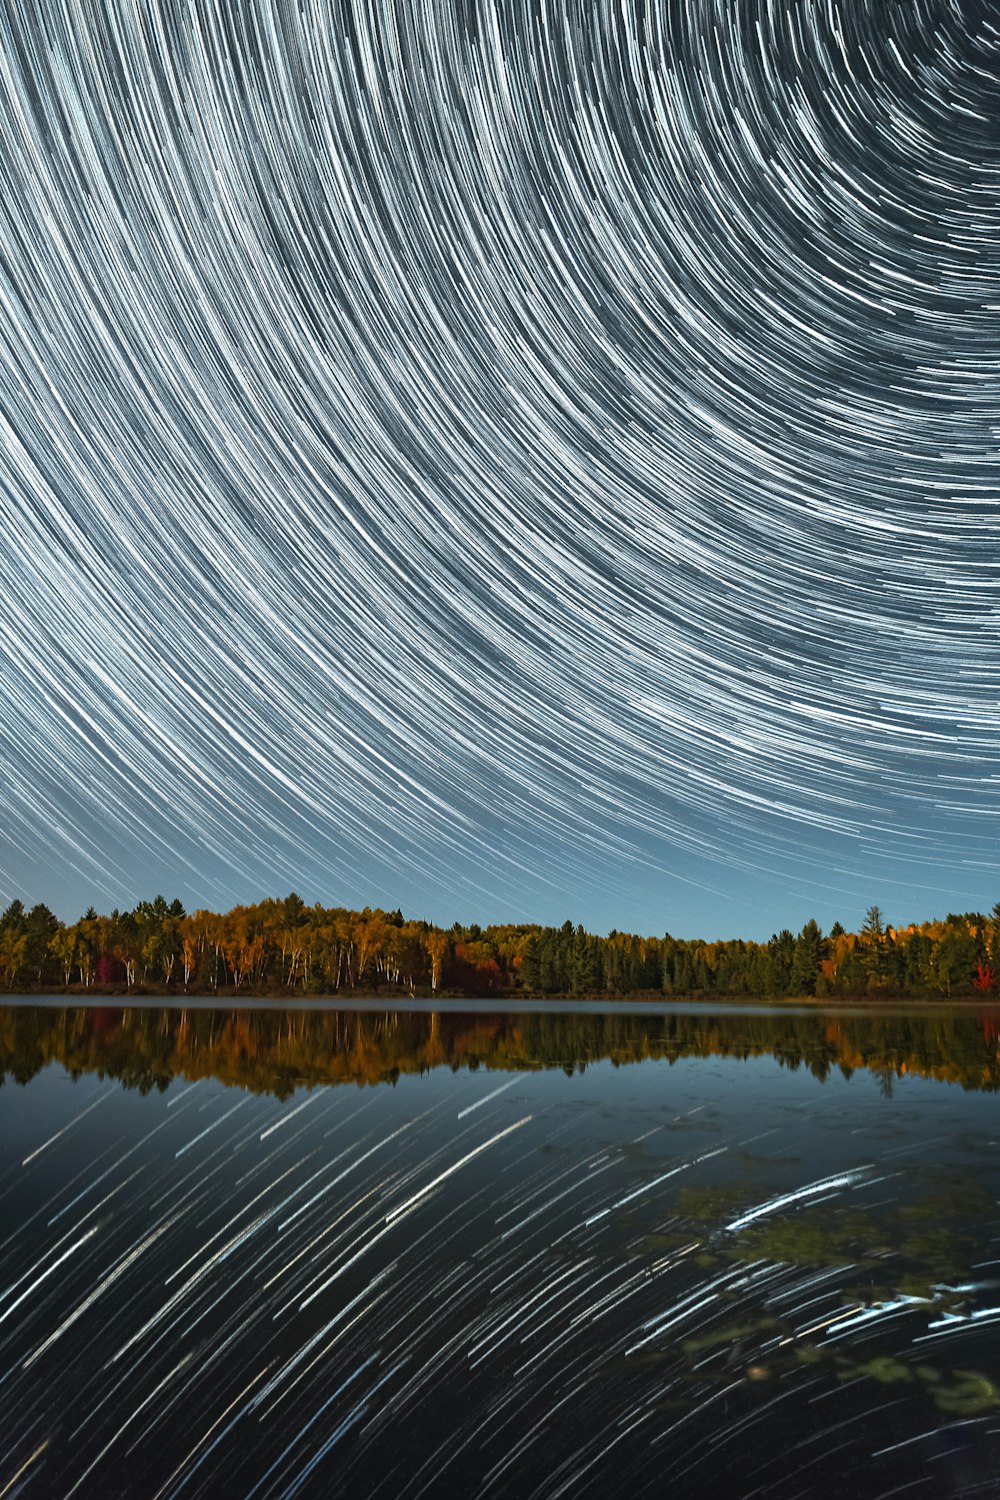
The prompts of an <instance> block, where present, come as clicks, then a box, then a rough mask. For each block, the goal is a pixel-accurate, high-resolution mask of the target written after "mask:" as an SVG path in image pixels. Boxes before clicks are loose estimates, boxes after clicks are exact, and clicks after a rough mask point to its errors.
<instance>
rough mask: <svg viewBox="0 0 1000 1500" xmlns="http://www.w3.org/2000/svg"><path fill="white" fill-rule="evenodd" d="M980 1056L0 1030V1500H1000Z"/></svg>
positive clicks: (778, 1013) (821, 1041) (449, 1035)
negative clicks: (680, 1499)
mask: <svg viewBox="0 0 1000 1500" xmlns="http://www.w3.org/2000/svg"><path fill="white" fill-rule="evenodd" d="M998 1036H1000V1013H998V1012H997V1011H996V1010H995V1009H990V1008H987V1007H980V1008H978V1009H977V1008H974V1007H967V1008H964V1009H958V1008H955V1009H947V1008H940V1009H936V1008H935V1009H932V1008H927V1007H924V1008H921V1009H919V1010H916V1009H910V1010H908V1009H905V1008H898V1009H896V1010H894V1011H892V1012H881V1011H878V1010H877V1009H874V1008H865V1009H863V1010H862V1009H861V1008H857V1009H855V1010H852V1011H825V1010H820V1009H818V1008H810V1009H806V1008H803V1009H798V1010H797V1009H792V1008H788V1007H781V1008H774V1009H769V1008H767V1007H754V1008H753V1009H736V1008H733V1009H726V1008H725V1007H710V1006H701V1007H699V1006H692V1005H687V1006H683V1007H673V1008H670V1009H661V1008H660V1007H654V1008H650V1007H643V1008H641V1009H636V1010H632V1011H630V1010H629V1009H628V1008H627V1007H621V1006H619V1007H615V1008H614V1009H613V1010H610V1009H603V1008H601V1007H595V1006H590V1007H588V1009H587V1011H586V1012H581V1011H577V1010H575V1009H573V1008H571V1007H569V1006H568V1005H566V1004H563V1005H552V1006H550V1007H548V1009H545V1008H540V1007H536V1008H533V1009H527V1010H524V1009H522V1010H520V1011H518V1012H501V1011H497V1010H495V1009H490V1008H488V1007H485V1006H482V1005H479V1006H477V1007H473V1006H471V1005H465V1004H462V1003H453V1004H450V1005H446V1004H444V1003H440V1004H439V1005H438V1006H437V1008H436V1009H430V1008H427V1007H425V1008H423V1009H421V1010H409V1011H393V1010H387V1009H386V1008H385V1006H384V1005H382V1006H379V1005H378V1004H377V1003H373V1004H370V1005H368V1006H364V1005H359V1006H356V1007H353V1008H351V1009H346V1008H345V1009H340V1010H337V1011H332V1010H330V1009H328V1008H325V1007H318V1008H313V1009H303V1008H300V1009H288V1010H274V1009H269V1008H267V1007H266V1006H263V1005H255V1006H254V1007H252V1008H249V1007H248V1008H241V1009H239V1010H234V1009H220V1008H217V1007H216V1006H214V1005H213V1004H212V1003H211V1002H198V1003H192V1004H190V1005H189V1006H187V1007H185V1008H183V1009H182V1008H165V1007H164V1006H163V1005H162V1003H161V1002H154V1003H151V1004H145V1005H135V1006H129V1007H127V1008H120V1007H119V1006H118V1005H117V1002H116V1003H114V1004H113V1003H111V1002H105V1001H102V1002H100V1003H95V1004H94V1005H93V1006H90V1007H77V1006H69V1007H67V1005H66V1003H65V1001H64V1000H61V999H60V1000H59V1001H57V1002H51V1003H48V1004H46V1005H38V1004H33V1003H10V1004H7V1005H4V1006H0V1071H2V1074H3V1079H4V1083H3V1087H2V1088H0V1152H2V1154H0V1410H2V1411H3V1414H4V1421H3V1424H2V1428H0V1496H3V1497H4V1500H6V1497H8V1496H9V1497H13V1496H16V1495H22V1494H23V1495H25V1496H27V1497H29V1500H30V1497H33V1496H38V1497H42V1500H45V1497H51V1496H59V1497H69V1496H73V1495H76V1496H81V1497H84V1496H101V1497H110V1496H128V1497H142V1500H154V1497H155V1500H168V1497H173V1496H184V1497H195V1496H212V1497H224V1500H226V1497H230V1496H233V1497H246V1500H249V1497H251V1496H254V1497H260V1500H266V1497H288V1500H291V1497H292V1496H303V1497H311V1496H329V1495H337V1496H348V1497H354V1496H358V1497H375V1496H385V1497H390V1496H391V1497H393V1500H417V1497H418V1496H429V1497H442V1496H444V1497H448V1496H459V1497H472V1496H479V1495H483V1496H491V1497H493V1496H495V1497H501V1496H507V1497H518V1500H526V1497H537V1500H556V1497H557V1496H560V1495H566V1496H573V1497H576V1496H588V1495H594V1496H597V1495H602V1496H603V1495H608V1494H612V1495H617V1494H622V1495H628V1496H630V1497H631V1496H644V1495H657V1496H660V1495H662V1494H664V1493H668V1494H675V1495H680V1496H684V1497H701V1496H720V1495H722V1496H726V1497H733V1500H740V1497H743V1500H750V1497H765V1496H766V1497H775V1500H792V1497H798V1496H820V1497H824V1496H830V1497H834V1496H836V1497H838V1500H840V1497H842V1496H844V1495H845V1494H849V1495H851V1496H852V1497H859V1500H860V1497H875V1496H890V1495H898V1494H905V1495H907V1496H911V1495H912V1496H918V1497H919V1496H922V1495H926V1496H930V1497H939V1496H973V1495H980V1496H981V1495H993V1494H996V1493H997V1492H998V1488H1000V1482H998V1479H997V1475H998V1473H1000V1442H998V1438H1000V1212H998V1206H997V1205H998V1194H1000V1170H998V1163H1000V1150H998V1148H1000V1101H998V1098H997V1089H998V1086H1000V1041H998Z"/></svg>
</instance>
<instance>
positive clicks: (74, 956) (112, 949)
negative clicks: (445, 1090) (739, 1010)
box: [0, 893, 1000, 999]
mask: <svg viewBox="0 0 1000 1500" xmlns="http://www.w3.org/2000/svg"><path fill="white" fill-rule="evenodd" d="M998 974H1000V903H998V904H997V905H996V906H995V907H994V908H993V910H992V912H991V913H990V915H989V916H985V915H984V914H983V913H981V912H966V913H964V914H954V913H953V914H950V915H949V916H948V917H946V918H945V920H944V921H943V922H939V921H934V922H922V923H917V924H911V925H909V926H900V927H893V926H892V925H890V924H889V923H887V922H886V921H885V919H884V918H883V915H882V913H881V911H880V910H879V908H878V907H876V906H873V907H870V908H869V910H868V914H867V917H866V919H865V922H864V924H863V925H862V927H861V929H860V931H858V932H856V933H855V932H847V931H845V929H844V928H843V927H842V926H841V925H840V923H839V922H835V923H834V925H833V927H832V928H831V929H830V931H829V932H828V933H823V932H821V931H820V928H819V926H818V925H817V924H816V922H814V921H809V922H807V923H806V924H805V926H804V927H803V928H802V930H801V932H799V933H798V935H797V936H796V935H795V934H793V933H792V932H790V931H787V930H783V931H782V932H778V933H775V934H774V935H773V936H772V937H771V938H770V939H769V940H768V941H767V942H766V943H751V942H745V941H743V940H742V939H733V940H731V941H726V942H722V941H719V942H703V941H702V940H701V939H697V938H691V939H680V938H673V937H671V936H670V934H669V933H666V934H664V935H663V936H662V937H640V936H637V935H636V934H634V933H628V932H611V933H609V934H608V936H607V937H599V936H596V935H595V934H594V933H590V932H587V931H586V930H585V929H584V928H583V927H581V926H577V927H574V926H573V924H572V922H565V923H563V925H562V927H540V926H538V925H535V924H508V925H500V926H492V927H487V928H480V927H478V926H477V925H476V924H472V925H471V926H465V927H463V926H461V925H460V924H459V923H457V922H456V923H455V925H454V926H453V927H451V928H448V929H442V928H439V927H434V926H432V925H431V924H430V923H428V922H422V921H412V920H410V921H408V920H405V919H404V918H403V915H402V913H401V912H399V911H394V912H385V911H381V910H375V911H372V910H371V909H370V908H368V907H366V908H365V909H364V911H350V910H348V909H346V908H342V907H336V908H326V907H322V906H319V905H317V906H309V907H307V906H306V904H305V902H304V901H303V900H302V899H301V897H299V896H297V895H295V894H294V893H293V894H292V895H290V896H286V897H284V899H283V900H280V901H276V900H271V899H269V900H266V901H260V902H258V903H256V905H253V906H237V907H234V908H233V909H232V911H228V912H222V913H219V912H211V911H196V912H194V913H193V914H188V913H186V912H185V910H184V908H183V906H182V905H181V903H180V902H179V901H173V902H169V903H168V902H167V901H166V900H165V899H164V898H163V897H162V896H157V897H156V899H155V900H154V901H141V902H140V903H139V905H138V906H136V907H135V909H134V910H133V911H113V912H112V913H111V914H110V915H109V916H102V915H100V914H99V913H97V912H96V911H94V910H93V908H91V909H90V910H88V911H87V912H85V913H84V915H83V916H82V917H81V918H80V920H79V921H78V922H74V923H72V924H70V925H65V924H63V923H62V922H60V921H59V920H58V919H57V918H56V917H55V916H54V915H53V913H52V912H51V911H49V909H48V907H46V906H41V905H40V906H34V907H32V908H31V910H30V911H27V910H25V908H24V905H23V903H22V902H20V901H12V902H11V904H10V905H9V906H8V907H7V909H6V910H5V911H4V912H2V913H0V986H3V987H5V988H7V989H8V990H13V989H14V988H16V987H17V986H18V985H29V986H32V987H37V988H39V989H43V990H44V989H50V990H51V989H68V988H69V987H70V986H71V985H79V986H80V987H81V988H82V989H86V990H90V989H93V988H95V987H97V988H105V989H107V988H108V987H109V986H121V987H122V988H123V989H127V990H131V989H133V988H145V989H146V990H147V991H149V990H151V991H153V992H157V993H159V992H167V993H175V992H184V993H194V994H211V995H215V994H218V993H219V992H221V991H227V990H228V991H231V990H236V991H242V992H243V993H245V994H273V995H275V996H280V995H282V994H288V993H289V992H294V993H300V994H316V995H319V994H330V995H332V994H338V993H344V992H351V991H354V990H358V989H360V990H367V991H368V992H369V993H371V992H372V991H375V990H377V991H379V992H382V991H389V992H396V993H404V994H405V993H415V992H416V991H417V990H420V992H421V993H430V994H437V993H440V992H442V991H448V992H451V993H457V994H460V995H503V994H508V995H514V994H541V995H566V996H574V995H578V996H586V995H594V996H608V997H613V996H616V995H637V994H665V995H679V996H680V995H697V996H712V995H716V996H720V997H721V996H726V997H738V996H748V997H755V996H756V997H761V998H774V999H782V998H786V997H788V996H809V995H818V996H824V995H834V996H835V995H841V996H855V995H861V994H871V993H874V994H876V995H885V994H903V995H952V994H962V993H978V994H986V993H988V992H989V991H991V990H995V988H996V976H997V975H998Z"/></svg>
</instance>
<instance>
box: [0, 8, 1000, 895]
mask: <svg viewBox="0 0 1000 1500" xmlns="http://www.w3.org/2000/svg"><path fill="white" fill-rule="evenodd" d="M998 116H1000V21H998V19H997V16H996V12H995V9H994V7H992V6H991V5H988V4H984V3H972V0H899V3H871V4H864V3H861V0H858V3H851V4H840V3H835V0H797V3H796V0H793V3H789V4H786V5H782V6H780V7H779V6H776V5H773V4H770V3H763V0H760V3H758V0H742V3H736V0H689V3H687V4H686V5H682V4H675V3H665V4H661V5H645V6H643V5H640V4H638V3H637V4H625V5H617V4H611V3H598V0H594V3H590V4H584V3H582V0H564V3H563V4H561V5H560V4H548V3H545V0H533V3H531V4H524V3H519V0H514V3H511V4H509V5H506V4H505V5H503V6H500V5H496V4H493V3H489V0H483V3H482V4H471V3H468V4H467V3H462V4H457V3H452V4H447V5H445V4H440V5H439V4H428V5H423V6H418V5H416V4H412V3H400V4H390V3H388V0H384V3H380V0H370V3H369V4H368V5H362V4H360V3H357V4H346V3H342V4H338V3H330V0H322V3H321V0H297V3H296V4H291V3H284V0H282V3H279V0H259V3H256V4H254V5H249V6H248V5H245V4H243V3H236V0H216V3H208V0H184V3H181V0H124V3H122V4H120V5H119V4H115V5H104V4H101V3H96V0H60V3H55V0H51V3H50V0H35V3H34V4H33V5H32V4H17V3H14V4H11V5H10V6H8V7H7V8H6V10H5V14H4V18H3V30H2V34H0V133H2V140H3V151H2V153H0V177H2V191H0V421H2V435H0V436H2V450H0V451H2V457H0V495H2V507H3V512H4V526H3V529H2V538H0V598H2V604H3V608H2V610H0V641H2V649H0V686H2V713H0V753H2V762H3V768H4V776H3V779H2V783H0V826H2V831H3V834H4V838H5V849H4V853H3V863H4V865H5V866H7V868H8V871H15V872H17V873H18V874H20V875H21V876H22V877H23V878H24V879H25V880H35V881H36V883H37V885H38V888H39V889H38V894H39V895H40V896H44V894H45V891H44V889H43V887H44V883H45V879H46V878H47V877H46V876H45V875H44V874H43V873H42V872H43V871H44V870H45V869H46V868H53V867H54V868H56V869H59V870H62V871H65V870H66V869H67V868H71V869H75V870H76V871H77V872H78V873H79V876H80V879H81V881H83V880H87V881H91V882H93V881H94V880H98V881H99V882H103V885H104V888H105V889H108V890H112V891H115V892H128V891H134V892H136V893H137V894H138V893H139V892H138V891H137V889H136V888H137V886H139V885H141V884H142V882H143V879H144V875H145V872H146V871H148V870H151V869H156V870H162V869H167V870H173V871H175V872H177V873H178V875H183V876H184V878H185V879H186V880H187V881H188V882H189V883H190V884H191V885H192V887H194V888H199V887H198V882H199V881H201V882H202V885H204V882H205V881H207V880H209V879H210V878H220V877H219V875H218V872H219V871H221V870H229V871H231V872H232V878H233V879H236V880H238V879H240V878H243V877H245V878H246V879H248V880H251V879H256V880H261V879H265V878H267V879H269V880H271V882H272V883H274V882H275V881H279V880H280V879H282V878H286V877H287V878H289V879H291V880H293V881H295V880H296V879H302V878H312V879H318V878H320V876H321V875H322V874H323V872H326V878H327V888H328V889H329V882H330V881H331V880H336V881H340V882H342V885H341V887H339V889H342V890H343V892H344V893H345V894H346V895H349V894H350V893H351V892H355V891H359V890H360V891H361V892H362V893H363V892H364V891H366V890H368V889H370V890H373V891H376V892H381V893H382V894H384V895H386V896H387V897H389V898H390V899H391V896H392V890H393V886H392V880H393V872H404V873H405V872H409V875H410V876H411V877H412V878H413V879H416V880H419V881H421V882H423V883H424V887H425V888H426V889H427V890H428V891H431V890H435V889H438V888H441V889H448V888H449V887H451V888H455V887H456V886H457V885H460V884H461V882H462V881H463V880H471V881H477V882H478V883H479V885H480V887H481V889H482V890H483V891H485V892H487V893H491V894H492V895H494V896H496V895H498V894H499V893H502V892H505V891H506V892H507V893H508V896H509V893H510V891H512V890H515V891H516V890H524V889H527V888H528V887H529V886H530V883H531V882H536V884H537V883H538V882H543V883H544V882H549V883H550V884H551V885H552V886H553V887H554V888H555V889H557V890H558V891H561V892H564V893H567V892H568V893H572V892H573V891H574V890H580V889H582V888H583V886H584V885H585V884H586V882H587V881H588V880H593V879H594V878H595V871H599V872H601V874H600V878H601V879H602V880H607V879H610V880H612V881H614V880H619V881H621V882H624V883H625V884H626V885H627V883H628V880H629V879H631V878H632V877H630V876H629V875H628V874H627V873H626V872H627V871H628V870H629V869H632V870H635V869H641V868H645V867H646V866H647V865H650V864H651V865H653V866H654V867H656V868H658V869H662V870H666V871H671V870H672V871H674V872H676V873H680V874H683V873H684V871H685V870H686V869H688V868H689V866H688V864H687V863H686V862H687V861H689V860H691V859H694V858H696V857H697V858H700V857H702V856H704V855H708V856H709V857H712V858H715V859H717V860H718V861H720V862H722V863H728V864H730V865H731V866H733V867H736V866H745V867H747V868H750V867H754V866H756V865H758V864H761V865H763V866H765V867H767V868H771V869H774V868H783V869H785V870H786V871H787V870H788V869H791V868H793V866H794V861H795V860H796V859H797V858H798V857H800V854H801V850H802V849H803V847H806V846H809V845H810V844H811V843H813V842H816V843H817V846H818V843H819V842H822V840H824V839H830V840H839V841H840V843H839V844H838V847H839V848H841V849H844V848H847V849H853V850H854V851H855V853H854V855H853V856H849V857H848V856H844V858H846V859H847V861H848V863H850V858H853V859H854V860H855V862H856V864H857V866H858V867H859V868H860V867H863V865H864V862H865V859H866V858H869V857H871V855H872V853H873V851H874V852H876V853H878V854H879V855H880V856H881V855H886V854H896V855H898V856H899V857H900V858H906V859H908V860H909V861H910V862H911V863H914V864H915V865H917V866H923V867H925V868H926V869H927V870H929V871H934V872H937V873H938V874H939V873H940V871H941V870H942V869H945V868H947V867H949V866H951V867H953V868H956V869H957V868H959V867H960V866H961V867H964V868H965V869H966V871H968V870H970V869H971V870H973V871H975V870H982V871H994V872H995V870H996V868H997V861H996V856H995V841H996V814H997V811H998V808H1000V799H998V796H997V790H998V782H997V747H998V727H1000V724H998V720H1000V709H998V654H997V647H998V644H1000V641H998V635H1000V631H998V620H1000V576H998V571H1000V537H998V526H997V515H998V499H1000V456H998V436H1000V417H998V413H1000V208H998V204H1000V140H998V137H997V132H996V120H997V118H998ZM782 862H784V863H782ZM790 862H791V863H790ZM643 878H647V877H643ZM81 889H82V886H81Z"/></svg>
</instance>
